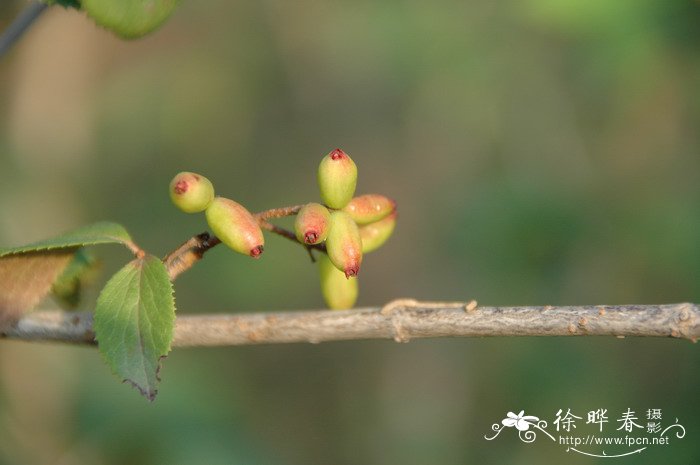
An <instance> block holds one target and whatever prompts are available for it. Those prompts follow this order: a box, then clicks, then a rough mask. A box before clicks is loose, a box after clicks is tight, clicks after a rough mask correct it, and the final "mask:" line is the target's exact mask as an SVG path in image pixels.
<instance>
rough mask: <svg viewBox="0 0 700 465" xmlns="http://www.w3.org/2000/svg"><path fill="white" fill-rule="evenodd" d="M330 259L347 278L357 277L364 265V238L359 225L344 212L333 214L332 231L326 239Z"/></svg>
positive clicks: (339, 211)
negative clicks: (361, 235) (361, 265)
mask: <svg viewBox="0 0 700 465" xmlns="http://www.w3.org/2000/svg"><path fill="white" fill-rule="evenodd" d="M326 251H327V252H328V258H330V260H331V262H333V264H334V265H335V266H336V268H338V269H339V270H340V271H342V272H344V273H345V277H346V278H350V277H352V276H357V274H358V273H359V272H360V264H361V263H362V238H361V237H360V230H359V229H358V227H357V224H355V222H354V221H353V220H352V218H350V215H348V214H347V213H345V212H344V211H341V210H338V211H334V212H333V213H331V224H330V230H329V231H328V237H327V238H326Z"/></svg>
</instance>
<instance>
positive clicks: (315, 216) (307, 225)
mask: <svg viewBox="0 0 700 465" xmlns="http://www.w3.org/2000/svg"><path fill="white" fill-rule="evenodd" d="M330 220H331V213H330V212H329V211H328V209H327V208H326V207H324V206H323V205H321V204H320V203H309V204H306V205H304V206H303V207H301V210H299V213H297V218H296V220H295V221H294V232H295V234H296V236H297V240H298V241H299V242H302V243H304V244H318V243H319V242H322V241H325V240H326V236H328V227H329V225H330Z"/></svg>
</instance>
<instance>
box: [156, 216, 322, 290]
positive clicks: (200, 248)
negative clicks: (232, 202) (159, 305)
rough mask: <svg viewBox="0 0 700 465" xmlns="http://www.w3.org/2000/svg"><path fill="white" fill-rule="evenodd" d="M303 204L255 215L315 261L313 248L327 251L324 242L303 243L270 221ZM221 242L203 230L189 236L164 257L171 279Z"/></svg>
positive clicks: (262, 226)
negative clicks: (301, 248) (297, 245)
mask: <svg viewBox="0 0 700 465" xmlns="http://www.w3.org/2000/svg"><path fill="white" fill-rule="evenodd" d="M301 207H302V205H294V206H291V207H281V208H272V209H270V210H264V211H261V212H259V213H255V214H254V216H255V218H256V219H257V220H258V224H260V227H261V228H263V229H264V230H266V231H270V232H271V233H274V234H277V235H279V236H282V237H286V238H287V239H289V240H291V241H293V242H296V243H297V244H299V245H301V246H304V247H305V248H306V250H307V251H308V252H309V255H310V256H311V261H314V257H313V255H311V249H314V250H319V251H321V252H324V253H325V252H326V247H325V246H324V245H323V244H316V245H308V244H302V243H301V242H299V241H297V238H296V235H295V234H294V233H293V232H292V231H289V230H287V229H285V228H282V227H279V226H276V225H274V224H272V223H270V222H269V221H267V220H268V219H271V218H282V217H285V216H292V215H296V214H297V213H299V210H300V209H301ZM220 243H221V240H219V238H218V237H216V236H214V235H213V234H209V233H208V232H203V233H201V234H197V235H196V236H193V237H191V238H189V239H188V240H187V241H185V242H184V243H183V244H182V245H180V246H179V247H178V248H177V249H175V250H173V251H172V252H170V253H169V254H168V255H166V257H165V258H164V259H163V263H165V267H166V268H167V269H168V274H169V275H170V280H171V281H173V280H175V278H177V277H178V276H179V275H180V274H182V273H184V272H185V271H187V270H189V269H190V268H191V267H192V266H193V265H194V264H195V263H197V262H198V261H199V260H201V259H202V257H203V256H204V253H205V252H206V251H208V250H209V249H211V248H212V247H215V246H217V245H219V244H220Z"/></svg>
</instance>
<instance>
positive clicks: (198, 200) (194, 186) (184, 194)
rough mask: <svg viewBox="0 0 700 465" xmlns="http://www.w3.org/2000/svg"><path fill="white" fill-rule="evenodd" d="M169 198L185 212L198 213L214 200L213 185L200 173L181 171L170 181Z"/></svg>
mask: <svg viewBox="0 0 700 465" xmlns="http://www.w3.org/2000/svg"><path fill="white" fill-rule="evenodd" d="M170 200H172V201H173V203H174V204H175V206H176V207H177V208H179V209H180V210H182V211H183V212H185V213H199V212H202V211H204V210H206V209H207V207H208V206H209V204H210V203H211V202H212V200H214V186H212V184H211V182H210V181H209V180H208V179H207V178H205V177H204V176H202V175H200V174H197V173H190V172H187V171H183V172H182V173H179V174H178V175H177V176H175V177H174V178H173V180H172V181H170Z"/></svg>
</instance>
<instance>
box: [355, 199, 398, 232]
mask: <svg viewBox="0 0 700 465" xmlns="http://www.w3.org/2000/svg"><path fill="white" fill-rule="evenodd" d="M394 210H396V202H394V201H393V200H391V199H390V198H389V197H385V196H383V195H380V194H366V195H360V196H359V197H355V198H353V199H352V200H351V201H350V203H348V204H347V205H345V207H343V211H345V212H346V213H347V214H348V215H350V218H352V219H353V220H354V221H355V223H357V224H358V225H363V224H368V223H374V222H375V221H379V220H381V219H382V218H384V217H386V216H387V215H389V214H390V213H391V212H393V211H394Z"/></svg>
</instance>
